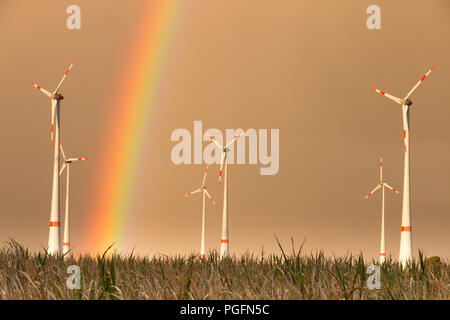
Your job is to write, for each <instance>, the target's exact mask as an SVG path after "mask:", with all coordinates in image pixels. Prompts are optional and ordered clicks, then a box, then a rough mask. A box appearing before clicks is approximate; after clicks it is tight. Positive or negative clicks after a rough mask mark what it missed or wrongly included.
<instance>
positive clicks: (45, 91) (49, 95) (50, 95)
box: [31, 82, 53, 98]
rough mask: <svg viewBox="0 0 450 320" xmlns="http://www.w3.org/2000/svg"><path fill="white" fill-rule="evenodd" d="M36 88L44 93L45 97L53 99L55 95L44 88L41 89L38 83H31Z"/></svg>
mask: <svg viewBox="0 0 450 320" xmlns="http://www.w3.org/2000/svg"><path fill="white" fill-rule="evenodd" d="M31 84H32V85H33V86H34V87H36V88H37V89H38V90H39V91H41V92H42V93H44V94H45V95H47V96H48V97H49V98H52V97H53V95H52V94H51V93H50V92H48V91H47V90H45V89H44V88H41V87H40V86H38V85H37V84H36V83H34V82H32V83H31Z"/></svg>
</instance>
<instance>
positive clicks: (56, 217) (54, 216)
mask: <svg viewBox="0 0 450 320" xmlns="http://www.w3.org/2000/svg"><path fill="white" fill-rule="evenodd" d="M74 63H75V60H74V61H73V62H72V64H71V65H70V67H69V68H68V69H67V71H66V73H65V74H64V76H63V77H62V79H61V81H60V82H59V84H58V86H57V87H56V89H55V91H53V93H50V92H48V91H47V90H45V89H44V88H41V87H40V86H38V85H37V84H35V83H34V82H32V83H31V84H32V85H33V86H35V87H36V88H37V89H38V90H40V91H41V92H42V93H44V94H45V95H47V96H48V97H49V98H50V99H51V102H52V125H51V142H52V145H53V150H54V155H53V186H52V203H51V210H50V231H49V236H48V251H47V252H48V253H49V254H51V255H54V254H56V255H60V254H61V242H60V238H61V235H60V229H59V224H60V204H59V191H60V188H59V138H60V105H61V100H63V99H64V97H63V96H62V95H61V94H60V93H59V88H60V87H61V85H62V83H63V82H64V80H65V79H66V78H67V75H68V74H69V71H70V69H72V67H73V65H74ZM55 120H56V121H55ZM53 133H54V134H53ZM53 137H54V139H53Z"/></svg>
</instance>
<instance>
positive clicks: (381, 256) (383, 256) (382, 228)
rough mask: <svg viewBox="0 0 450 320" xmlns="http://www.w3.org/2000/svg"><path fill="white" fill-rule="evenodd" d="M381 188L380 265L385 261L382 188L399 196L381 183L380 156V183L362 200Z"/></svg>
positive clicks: (381, 168)
mask: <svg viewBox="0 0 450 320" xmlns="http://www.w3.org/2000/svg"><path fill="white" fill-rule="evenodd" d="M380 188H382V191H383V200H382V202H381V203H382V207H381V240H380V263H383V262H384V261H385V259H386V243H385V238H384V188H388V189H390V190H392V191H394V192H396V193H397V194H400V192H398V190H397V189H395V188H392V187H391V186H390V185H388V184H387V183H386V182H385V181H383V155H381V159H380V182H379V183H378V185H377V186H376V187H375V189H373V190H372V191H370V192H369V194H368V195H367V196H365V197H364V200H366V199H367V198H369V197H370V196H371V195H372V194H374V193H375V192H376V191H377V190H378V189H380Z"/></svg>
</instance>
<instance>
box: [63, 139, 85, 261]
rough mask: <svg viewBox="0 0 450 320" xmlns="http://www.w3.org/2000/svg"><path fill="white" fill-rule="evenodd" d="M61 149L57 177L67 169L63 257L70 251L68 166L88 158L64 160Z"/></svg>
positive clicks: (64, 156)
mask: <svg viewBox="0 0 450 320" xmlns="http://www.w3.org/2000/svg"><path fill="white" fill-rule="evenodd" d="M60 147H61V153H62V156H63V161H64V164H63V165H62V167H61V170H60V171H59V175H61V174H62V173H63V172H64V169H65V168H67V173H66V177H67V182H66V214H65V216H64V239H63V251H62V253H63V255H64V256H65V255H66V254H67V253H68V252H69V251H70V229H69V222H70V220H69V219H70V218H69V180H70V164H71V163H72V162H74V161H84V160H87V159H88V158H66V155H65V154H64V150H63V147H62V145H60Z"/></svg>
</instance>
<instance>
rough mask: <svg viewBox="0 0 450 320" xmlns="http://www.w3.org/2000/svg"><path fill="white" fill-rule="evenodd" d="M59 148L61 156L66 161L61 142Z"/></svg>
mask: <svg viewBox="0 0 450 320" xmlns="http://www.w3.org/2000/svg"><path fill="white" fill-rule="evenodd" d="M59 148H60V149H61V153H62V156H63V159H64V161H66V155H65V154H64V149H63V147H62V144H61V143H60V144H59Z"/></svg>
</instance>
